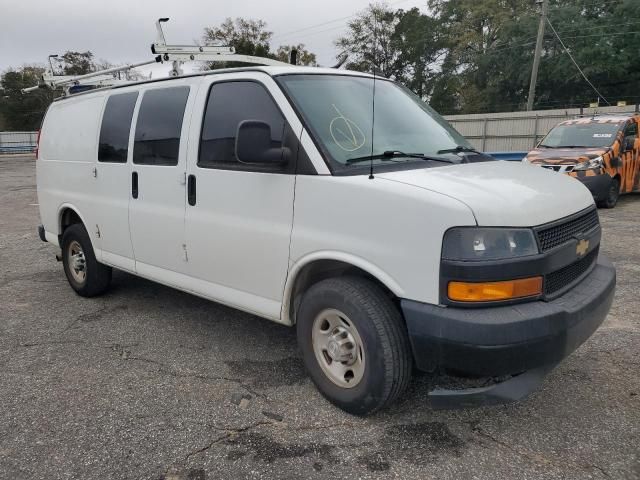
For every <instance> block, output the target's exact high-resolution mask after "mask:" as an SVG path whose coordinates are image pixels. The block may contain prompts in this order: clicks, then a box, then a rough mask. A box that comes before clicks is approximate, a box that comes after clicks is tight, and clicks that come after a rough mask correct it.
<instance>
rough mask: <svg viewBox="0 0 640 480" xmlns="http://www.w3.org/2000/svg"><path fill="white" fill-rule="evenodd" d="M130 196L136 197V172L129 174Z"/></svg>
mask: <svg viewBox="0 0 640 480" xmlns="http://www.w3.org/2000/svg"><path fill="white" fill-rule="evenodd" d="M131 196H132V197H133V198H138V172H133V173H132V174H131Z"/></svg>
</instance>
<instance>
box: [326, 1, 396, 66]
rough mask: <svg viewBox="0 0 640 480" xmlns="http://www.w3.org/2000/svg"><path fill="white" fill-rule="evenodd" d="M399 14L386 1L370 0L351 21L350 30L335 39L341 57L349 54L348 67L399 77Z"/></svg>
mask: <svg viewBox="0 0 640 480" xmlns="http://www.w3.org/2000/svg"><path fill="white" fill-rule="evenodd" d="M398 22H399V19H398V15H396V13H395V12H394V11H393V10H391V9H390V8H389V7H388V6H387V5H386V4H384V3H378V4H370V5H369V7H368V8H367V9H366V10H364V11H362V12H360V13H359V14H358V15H357V16H356V18H355V19H354V20H352V21H350V22H349V24H348V30H347V33H346V34H345V35H344V36H342V37H340V38H338V39H337V40H336V41H335V45H336V46H337V47H338V49H339V50H340V53H339V55H338V58H340V57H342V56H343V55H345V54H346V55H348V56H349V60H348V62H347V64H346V68H348V69H350V70H357V71H364V72H373V71H375V72H376V73H379V74H380V75H383V76H385V77H389V78H400V77H401V76H402V73H403V70H404V68H403V65H402V63H401V60H400V58H401V56H402V51H401V50H400V49H399V45H398V42H396V41H394V33H395V31H396V25H397V24H398Z"/></svg>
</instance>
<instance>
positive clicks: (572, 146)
mask: <svg viewBox="0 0 640 480" xmlns="http://www.w3.org/2000/svg"><path fill="white" fill-rule="evenodd" d="M538 146H539V147H544V148H589V147H585V146H584V145H556V146H554V147H552V146H550V145H538Z"/></svg>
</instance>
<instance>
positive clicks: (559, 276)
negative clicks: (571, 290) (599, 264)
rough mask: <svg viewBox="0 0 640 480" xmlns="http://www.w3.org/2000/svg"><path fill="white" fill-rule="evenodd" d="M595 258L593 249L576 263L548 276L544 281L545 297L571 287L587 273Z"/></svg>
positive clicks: (596, 255)
mask: <svg viewBox="0 0 640 480" xmlns="http://www.w3.org/2000/svg"><path fill="white" fill-rule="evenodd" d="M597 258H598V248H595V249H593V250H592V251H591V252H589V253H588V254H587V255H585V256H584V257H583V258H581V259H580V260H578V261H577V262H574V263H572V264H570V265H567V266H566V267H562V268H561V269H560V270H556V271H555V272H552V273H550V274H548V275H547V276H546V277H545V279H544V293H545V295H553V294H554V293H556V292H559V291H560V290H562V289H564V288H565V287H567V288H568V287H570V286H572V285H573V283H574V282H576V281H577V280H579V279H580V278H581V277H582V276H583V275H584V274H585V273H586V272H588V271H589V269H590V268H591V266H592V265H593V264H594V263H595V261H596V260H597Z"/></svg>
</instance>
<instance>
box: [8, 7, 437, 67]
mask: <svg viewBox="0 0 640 480" xmlns="http://www.w3.org/2000/svg"><path fill="white" fill-rule="evenodd" d="M369 3H370V0H348V1H347V0H297V1H294V0H268V1H262V2H260V1H255V0H254V1H249V0H217V1H214V0H182V1H180V0H172V1H169V0H84V1H78V0H0V71H4V70H6V69H7V68H9V67H19V66H21V65H23V64H34V63H39V64H45V63H46V62H47V57H48V56H49V55H50V54H58V53H59V54H62V53H64V52H65V51H67V50H75V51H86V50H91V51H92V52H93V53H94V55H95V58H96V59H104V60H108V61H109V62H111V63H113V64H117V65H120V64H124V63H137V62H142V61H145V60H152V59H153V56H152V54H151V51H150V45H151V43H153V42H154V41H155V35H156V32H155V21H156V19H157V18H159V17H169V18H170V19H171V20H170V21H169V22H168V23H166V24H164V32H165V37H166V40H167V43H168V44H194V43H199V40H200V38H201V36H202V32H203V29H204V27H206V26H214V25H218V24H220V23H221V22H223V21H224V19H225V18H227V17H245V18H253V19H261V20H264V21H265V22H267V28H268V30H270V31H272V32H273V33H274V35H273V40H272V42H271V47H272V50H275V49H277V47H278V46H279V45H281V44H297V43H304V44H305V45H306V47H307V48H308V49H309V50H310V51H312V52H314V53H315V54H316V55H317V58H318V62H319V63H320V64H321V65H323V66H330V65H332V64H333V63H335V56H336V50H335V48H334V45H333V41H334V40H335V39H336V38H337V37H338V36H340V34H341V33H344V31H345V28H346V24H347V22H348V21H349V20H350V18H352V17H350V16H352V15H353V14H355V13H356V12H358V11H361V10H363V9H364V8H366V7H367V5H368V4H369ZM385 3H387V4H388V5H389V6H391V7H392V8H394V9H397V8H403V9H409V8H412V7H421V8H422V9H423V10H424V7H425V5H426V0H388V1H387V2H385ZM165 70H167V69H166V68H163V67H154V68H153V72H154V77H157V76H159V75H161V74H162V72H163V71H165ZM185 70H186V71H189V70H191V68H189V67H188V66H186V67H185ZM148 71H149V69H146V71H145V70H144V69H143V70H142V71H141V73H147V72H148Z"/></svg>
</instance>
